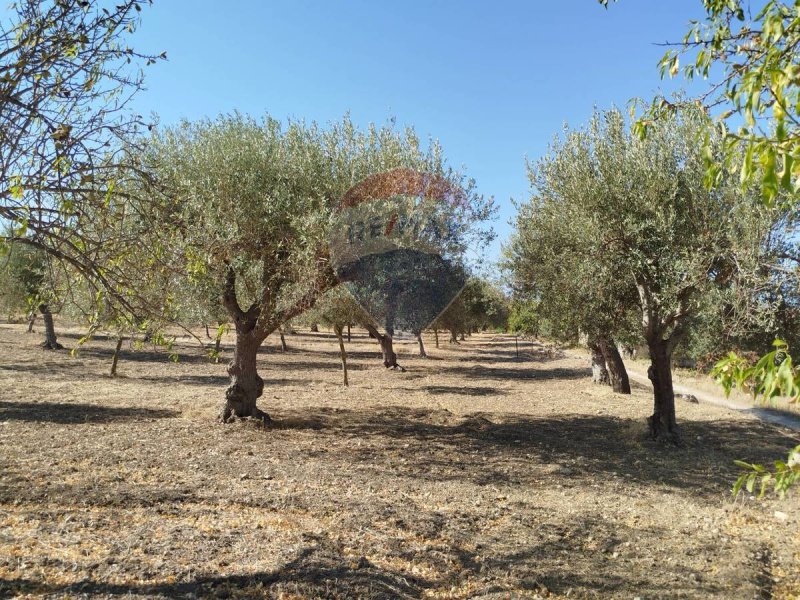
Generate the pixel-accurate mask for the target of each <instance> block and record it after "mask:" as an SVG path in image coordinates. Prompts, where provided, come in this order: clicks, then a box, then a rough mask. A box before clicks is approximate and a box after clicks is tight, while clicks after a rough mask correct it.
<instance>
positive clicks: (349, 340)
mask: <svg viewBox="0 0 800 600" xmlns="http://www.w3.org/2000/svg"><path fill="white" fill-rule="evenodd" d="M351 341H352V340H351V338H350V323H348V324H347V343H348V344H349V343H350V342H351Z"/></svg>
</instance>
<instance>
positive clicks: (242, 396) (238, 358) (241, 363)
mask: <svg viewBox="0 0 800 600" xmlns="http://www.w3.org/2000/svg"><path fill="white" fill-rule="evenodd" d="M252 325H253V326H254V325H255V323H253V324H252ZM261 342H262V340H261V339H259V337H258V336H256V335H254V333H253V331H252V327H248V326H247V325H246V324H244V325H240V324H238V323H237V327H236V347H235V349H234V352H233V360H232V361H231V364H230V366H228V375H230V376H231V384H230V386H228V389H227V390H225V407H224V409H223V411H222V420H223V421H226V422H227V421H230V420H231V419H233V418H235V417H255V418H257V419H261V420H263V421H269V420H270V418H269V415H267V413H265V412H263V411H262V410H261V409H259V408H258V407H257V406H256V400H258V398H259V397H260V396H261V394H262V393H263V392H264V380H263V379H261V377H259V375H258V370H257V368H256V358H257V356H258V348H259V346H261Z"/></svg>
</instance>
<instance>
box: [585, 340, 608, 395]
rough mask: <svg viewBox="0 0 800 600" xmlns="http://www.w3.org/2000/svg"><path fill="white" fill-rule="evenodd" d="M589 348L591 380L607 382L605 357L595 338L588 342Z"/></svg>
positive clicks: (601, 382)
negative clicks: (590, 354)
mask: <svg viewBox="0 0 800 600" xmlns="http://www.w3.org/2000/svg"><path fill="white" fill-rule="evenodd" d="M589 350H591V352H592V382H593V383H600V384H606V383H609V379H608V369H606V359H605V356H604V355H603V350H602V349H601V347H600V343H599V342H598V341H597V340H591V341H590V342H589Z"/></svg>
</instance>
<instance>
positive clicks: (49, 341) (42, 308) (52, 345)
mask: <svg viewBox="0 0 800 600" xmlns="http://www.w3.org/2000/svg"><path fill="white" fill-rule="evenodd" d="M39 312H40V313H41V314H42V319H43V320H44V342H42V348H44V349H45V350H62V349H63V348H64V346H62V345H61V344H59V343H58V338H57V337H56V328H55V324H54V323H53V313H51V312H50V307H49V306H48V305H47V304H44V303H42V304H40V305H39Z"/></svg>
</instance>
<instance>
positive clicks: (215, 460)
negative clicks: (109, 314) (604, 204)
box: [0, 325, 800, 599]
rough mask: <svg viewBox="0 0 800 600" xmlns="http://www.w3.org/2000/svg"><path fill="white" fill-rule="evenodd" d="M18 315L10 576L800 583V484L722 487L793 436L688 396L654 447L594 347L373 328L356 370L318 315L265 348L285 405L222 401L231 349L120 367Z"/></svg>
mask: <svg viewBox="0 0 800 600" xmlns="http://www.w3.org/2000/svg"><path fill="white" fill-rule="evenodd" d="M22 331H23V328H22V327H21V326H4V325H0V598H4V597H20V598H40V597H48V598H64V597H73V598H118V597H125V598H206V597H211V598H286V599H289V598H497V599H500V598H543V597H549V598H570V599H572V598H628V599H631V598H634V597H640V598H643V599H644V598H704V599H705V598H748V599H750V598H755V597H763V598H766V597H774V598H791V597H796V596H797V594H800V520H799V519H798V508H800V500H798V498H797V497H795V498H790V499H787V500H784V501H779V500H777V499H767V500H765V501H763V502H758V501H756V500H754V499H752V498H750V497H748V496H743V497H740V498H739V499H738V500H736V501H734V500H733V499H732V497H731V495H730V486H731V482H732V481H733V479H735V476H736V467H735V466H734V465H733V460H734V459H746V460H750V461H754V462H767V461H769V460H771V459H774V458H776V457H779V456H781V455H785V453H786V451H787V448H788V447H790V445H792V444H793V443H795V444H796V443H798V442H797V441H793V440H792V439H788V438H787V437H786V436H787V435H789V436H792V435H794V438H793V439H794V440H796V439H797V438H798V436H797V434H793V433H792V432H791V431H790V430H788V429H781V430H778V429H776V427H774V426H772V425H766V424H763V423H761V422H759V421H758V420H757V419H755V418H754V417H753V416H752V415H748V414H743V413H741V412H739V411H734V410H730V409H728V408H725V407H720V406H716V405H714V404H711V403H708V402H700V403H699V404H691V403H688V402H681V403H679V406H678V418H679V421H680V423H681V426H682V428H683V431H684V435H685V438H686V445H685V447H683V448H670V447H661V446H659V445H656V444H653V443H652V442H650V441H648V440H646V439H645V438H643V432H644V419H645V417H646V416H647V414H648V413H649V412H650V409H651V408H652V401H651V399H650V392H649V389H648V388H645V387H643V386H639V385H636V386H635V389H634V393H633V394H632V396H630V397H623V396H617V395H614V394H613V393H611V392H610V390H609V389H608V388H607V387H600V386H594V385H592V384H591V382H590V378H589V369H588V365H587V363H586V361H585V360H582V359H578V358H576V357H571V356H564V355H558V354H553V353H548V352H546V351H545V349H544V348H543V347H541V346H537V345H533V346H531V345H528V346H526V347H525V348H524V351H523V352H522V356H521V357H520V358H519V359H518V358H516V357H515V347H514V340H513V338H504V337H500V338H495V339H493V338H492V336H489V335H486V336H472V337H471V338H469V339H468V341H467V342H464V343H462V344H459V345H453V346H451V345H449V344H443V345H442V347H441V348H439V349H436V348H435V347H434V341H433V339H432V338H426V340H425V341H426V346H427V349H428V352H429V354H430V355H431V358H430V359H428V360H424V359H420V358H417V357H416V356H414V351H415V350H416V344H415V343H414V342H413V341H412V342H409V343H401V344H399V345H398V350H399V353H400V358H401V359H402V360H401V363H402V364H403V365H404V366H405V367H406V368H407V369H408V371H407V372H406V373H398V372H386V371H385V370H384V369H383V367H382V366H381V365H380V361H379V358H378V348H377V345H376V344H375V342H374V341H372V340H369V339H368V338H367V337H366V336H365V335H364V334H363V332H356V335H354V338H353V341H352V343H350V344H348V346H347V348H348V352H349V353H350V359H349V361H348V362H349V363H350V364H351V365H352V371H351V373H350V382H351V386H350V388H343V387H342V386H341V384H340V378H341V373H340V370H339V362H338V358H337V355H336V352H337V345H336V341H335V339H334V337H333V336H332V335H330V334H326V333H324V332H323V333H319V334H309V333H306V332H302V333H301V335H296V336H287V341H288V343H289V346H290V351H289V352H285V353H282V352H280V351H276V347H277V345H278V342H277V340H268V348H267V349H266V350H265V352H264V353H262V355H261V356H260V363H259V369H260V371H261V374H262V376H263V377H264V379H265V393H264V396H263V397H262V398H261V400H260V404H261V406H262V407H263V408H264V409H265V410H267V411H269V412H270V413H271V414H272V416H273V417H274V419H275V423H274V425H273V426H272V427H270V428H267V429H264V428H261V427H258V426H256V425H255V424H253V423H250V422H238V423H235V424H232V425H229V426H222V425H220V424H218V423H217V421H216V416H217V414H218V412H219V408H220V405H221V401H222V395H223V390H224V388H225V385H226V381H227V378H226V376H225V365H224V364H218V365H214V364H210V363H209V362H208V360H207V359H206V358H205V357H204V356H203V355H202V353H201V352H199V351H197V350H196V349H194V348H192V347H189V346H184V347H182V348H181V360H180V361H179V362H178V363H173V362H171V361H170V360H169V358H168V357H167V356H166V355H164V354H163V353H161V352H158V351H154V350H152V349H143V350H138V351H135V350H133V349H131V348H126V349H125V352H124V355H123V358H122V361H121V362H120V365H119V372H120V373H121V375H122V376H121V377H119V378H116V379H111V378H109V377H108V376H107V374H106V373H107V371H108V367H109V364H110V357H111V353H112V351H113V341H112V340H97V341H95V342H93V343H92V344H91V345H90V346H89V347H87V348H85V349H83V350H81V351H80V352H79V353H78V355H77V356H76V357H70V356H69V355H68V354H67V353H54V352H44V351H42V350H40V349H38V348H37V347H36V346H35V344H36V342H38V339H36V338H35V336H26V335H24V334H23V333H22ZM76 338H77V332H74V335H73V334H70V335H64V336H62V338H61V339H62V341H63V342H64V343H65V344H66V345H67V346H69V347H74V345H75V342H76ZM231 343H232V340H231V339H230V338H227V339H226V340H225V344H224V350H225V352H226V354H227V356H228V357H229V356H230V352H231ZM521 350H522V349H521Z"/></svg>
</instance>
